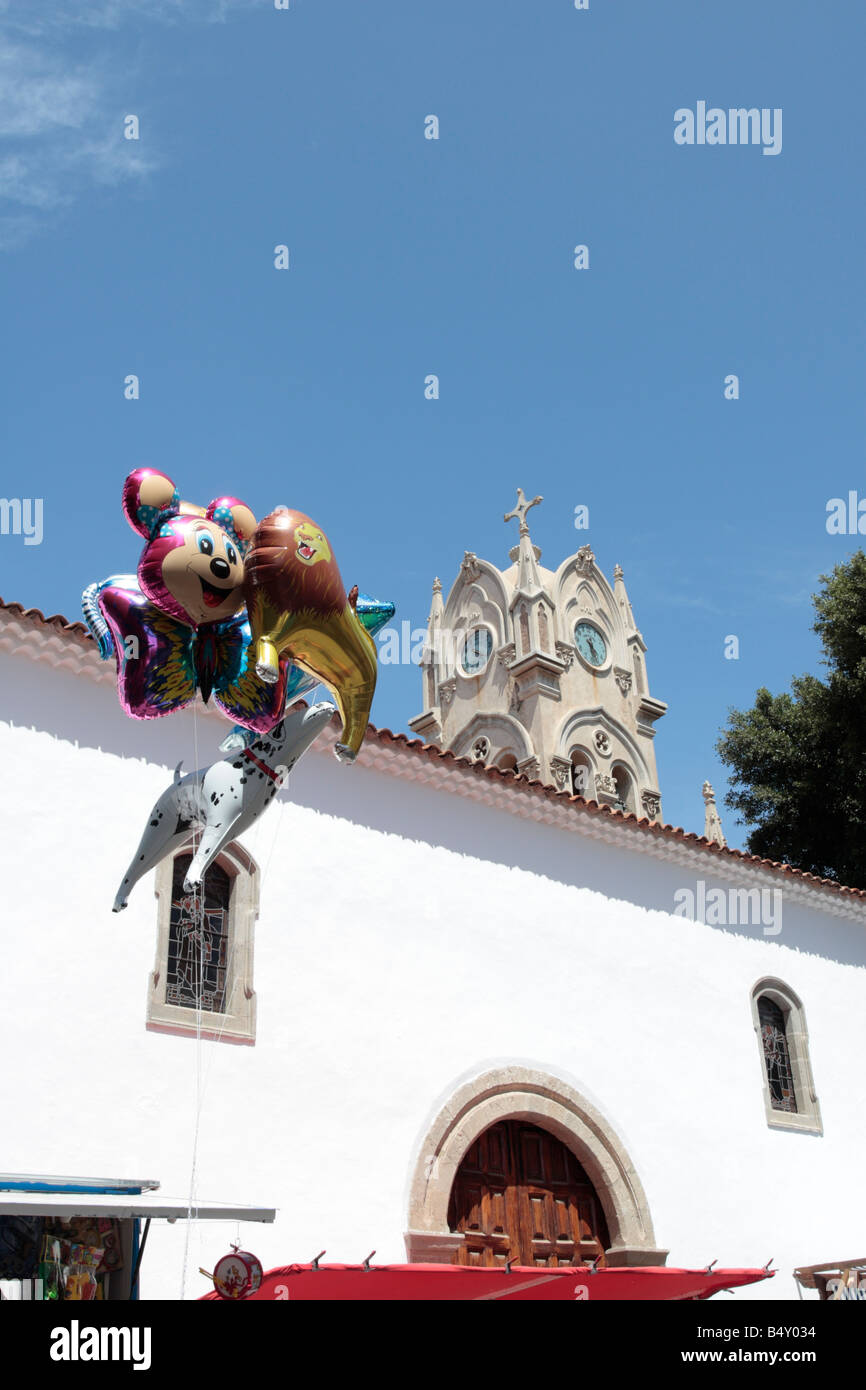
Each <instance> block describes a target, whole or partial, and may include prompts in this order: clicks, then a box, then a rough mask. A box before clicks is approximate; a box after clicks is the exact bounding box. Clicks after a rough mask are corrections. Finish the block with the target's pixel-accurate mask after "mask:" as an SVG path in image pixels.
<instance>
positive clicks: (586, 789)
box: [571, 750, 595, 801]
mask: <svg viewBox="0 0 866 1390" xmlns="http://www.w3.org/2000/svg"><path fill="white" fill-rule="evenodd" d="M571 790H572V791H573V792H574V794H575V796H582V797H585V798H586V800H587V801H591V800H594V799H595V784H594V782H593V777H592V767H591V765H590V761H589V758H588V757H587V756H586V754H585V753H581V752H580V750H576V751H575V752H574V753H572V755H571Z"/></svg>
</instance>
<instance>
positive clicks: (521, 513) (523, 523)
mask: <svg viewBox="0 0 866 1390" xmlns="http://www.w3.org/2000/svg"><path fill="white" fill-rule="evenodd" d="M543 501H544V498H543V497H533V499H532V501H531V502H527V500H526V498H525V496H524V495H523V488H522V487H519V488H518V489H517V506H516V507H515V508H514V511H513V512H506V513H505V516H504V517H503V518H502V520H503V521H511V519H512V518H513V517H515V516H516V517H517V519H518V521H519V522H520V534H521V536H528V535H529V524H528V522H527V520H526V513H527V512H528V511H529V509H530V507H537V506H538V504H539V502H543Z"/></svg>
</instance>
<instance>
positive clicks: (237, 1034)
mask: <svg viewBox="0 0 866 1390" xmlns="http://www.w3.org/2000/svg"><path fill="white" fill-rule="evenodd" d="M189 852H190V846H189V845H185V846H182V847H181V849H179V850H177V851H176V853H175V854H173V855H171V856H170V857H169V858H167V859H164V860H163V861H162V863H161V864H159V865H158V866H157V869H156V882H155V885H154V896H155V897H156V899H157V933H156V958H155V961H154V968H153V970H152V971H151V974H150V979H149V983H148V992H147V1018H146V1023H145V1027H146V1028H147V1030H148V1032H151V1033H173V1034H175V1035H176V1036H178V1037H193V1038H195V1037H202V1038H205V1039H209V1040H210V1041H212V1042H227V1043H241V1044H246V1045H247V1046H249V1047H252V1046H254V1045H255V1041H256V993H255V990H254V989H253V954H254V944H255V924H256V919H257V917H258V915H259V881H260V878H261V875H260V873H259V867H258V865H257V863H256V861H255V860H254V859H253V857H252V855H250V854H248V853H247V851H246V850H245V849H244V847H243V845H241V844H240V843H238V842H237V841H234V842H233V843H232V844H230V845H228V846H227V847H226V848H225V849H224V850H223V851H222V852H221V853H220V854H218V855H217V857H216V859H215V860H214V863H216V864H218V865H219V867H220V868H221V869H223V870H224V871H225V872H226V873H227V874H228V875H229V878H230V879H231V894H230V897H229V968H228V979H227V981H226V1001H227V1004H228V1011H227V1012H226V1013H224V1014H213V1013H210V1012H209V1011H203V1012H202V1014H201V1030H200V1031H199V1030H198V1029H197V1027H196V1017H197V1015H196V1010H195V1009H189V1008H184V1007H183V1006H182V1005H180V1004H168V1003H166V1001H165V977H166V974H167V970H168V941H169V926H170V917H171V890H172V882H173V879H174V865H175V860H177V859H178V858H180V857H181V856H182V855H187V854H189ZM214 1025H215V1026H214Z"/></svg>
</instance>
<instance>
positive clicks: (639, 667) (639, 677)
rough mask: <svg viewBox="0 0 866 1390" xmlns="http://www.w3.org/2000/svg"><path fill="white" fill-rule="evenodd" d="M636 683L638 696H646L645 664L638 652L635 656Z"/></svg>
mask: <svg viewBox="0 0 866 1390" xmlns="http://www.w3.org/2000/svg"><path fill="white" fill-rule="evenodd" d="M634 683H635V685H636V686H637V693H638V695H645V694H646V686H645V685H644V679H643V663H642V662H641V659H640V656H639V655H638V653H637V652H635V654H634Z"/></svg>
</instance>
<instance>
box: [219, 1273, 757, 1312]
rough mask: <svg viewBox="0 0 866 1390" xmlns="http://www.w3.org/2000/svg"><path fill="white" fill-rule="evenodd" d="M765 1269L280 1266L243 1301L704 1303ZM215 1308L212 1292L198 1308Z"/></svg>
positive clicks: (753, 1279) (754, 1278) (750, 1281)
mask: <svg viewBox="0 0 866 1390" xmlns="http://www.w3.org/2000/svg"><path fill="white" fill-rule="evenodd" d="M773 1272H774V1271H772V1270H767V1269H713V1270H706V1269H668V1268H667V1267H659V1268H654V1267H636V1268H628V1269H623V1268H615V1269H599V1270H597V1271H596V1272H595V1274H592V1273H590V1271H589V1269H586V1268H581V1267H580V1266H574V1265H566V1266H563V1267H561V1268H559V1269H545V1268H538V1267H537V1266H531V1265H512V1266H511V1269H510V1270H505V1269H484V1268H479V1267H478V1266H474V1265H473V1266H466V1265H432V1264H431V1265H425V1264H416V1265H371V1266H370V1267H369V1269H368V1268H366V1267H365V1266H364V1265H336V1264H334V1265H319V1266H318V1268H316V1267H314V1266H313V1265H309V1264H306V1265H298V1264H295V1265H283V1266H281V1267H280V1268H278V1269H271V1270H269V1271H268V1272H267V1273H266V1274H265V1275H264V1276H263V1278H262V1283H261V1287H260V1288H259V1289H258V1290H257V1291H256V1293H254V1294H253V1295H252V1296H251V1299H250V1300H249V1301H251V1302H252V1301H262V1300H264V1301H265V1302H274V1301H279V1300H282V1299H290V1300H293V1301H297V1300H298V1299H303V1300H314V1301H315V1300H329V1301H334V1300H335V1301H339V1300H345V1301H346V1302H361V1301H364V1300H367V1299H381V1300H383V1301H386V1302H388V1301H394V1300H400V1301H403V1300H407V1299H419V1300H425V1301H430V1300H439V1299H442V1300H446V1301H451V1302H454V1301H460V1300H472V1299H474V1300H479V1301H490V1302H493V1301H496V1300H499V1299H504V1300H509V1299H513V1300H515V1301H520V1302H522V1301H523V1300H525V1299H532V1300H535V1299H556V1300H559V1301H564V1302H568V1303H574V1302H588V1303H603V1302H607V1301H609V1300H616V1299H619V1300H648V1301H649V1300H668V1299H675V1300H682V1299H695V1298H711V1297H712V1295H713V1294H714V1293H719V1292H721V1290H722V1289H734V1288H738V1287H739V1286H741V1285H743V1284H757V1283H758V1282H759V1281H760V1280H762V1279H771V1278H772V1276H773ZM213 1300H216V1301H217V1302H222V1301H223V1300H222V1299H220V1297H219V1295H218V1294H217V1293H216V1292H212V1293H208V1294H205V1295H204V1300H203V1301H213Z"/></svg>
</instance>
